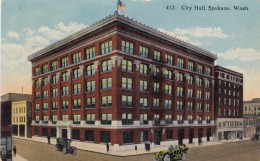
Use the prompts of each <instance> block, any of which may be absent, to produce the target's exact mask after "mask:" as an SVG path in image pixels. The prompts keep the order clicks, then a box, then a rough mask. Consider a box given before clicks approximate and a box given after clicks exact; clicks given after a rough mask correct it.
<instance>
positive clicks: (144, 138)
mask: <svg viewBox="0 0 260 161" xmlns="http://www.w3.org/2000/svg"><path fill="white" fill-rule="evenodd" d="M140 136H141V137H140V142H145V141H147V140H148V131H141V135H140Z"/></svg>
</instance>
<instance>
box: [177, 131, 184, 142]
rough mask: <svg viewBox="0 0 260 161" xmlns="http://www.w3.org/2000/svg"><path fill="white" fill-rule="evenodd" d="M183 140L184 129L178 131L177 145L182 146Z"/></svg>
mask: <svg viewBox="0 0 260 161" xmlns="http://www.w3.org/2000/svg"><path fill="white" fill-rule="evenodd" d="M183 139H184V129H178V144H179V145H182V144H183Z"/></svg>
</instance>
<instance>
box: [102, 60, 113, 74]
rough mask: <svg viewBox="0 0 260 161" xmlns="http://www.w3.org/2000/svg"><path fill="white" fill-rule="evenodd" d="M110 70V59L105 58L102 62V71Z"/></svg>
mask: <svg viewBox="0 0 260 161" xmlns="http://www.w3.org/2000/svg"><path fill="white" fill-rule="evenodd" d="M111 70H112V61H111V60H106V61H103V62H102V72H108V71H111Z"/></svg>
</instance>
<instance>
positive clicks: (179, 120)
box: [177, 115, 183, 124]
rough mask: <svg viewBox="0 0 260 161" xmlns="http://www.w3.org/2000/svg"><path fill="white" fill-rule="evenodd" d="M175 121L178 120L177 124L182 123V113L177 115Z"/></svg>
mask: <svg viewBox="0 0 260 161" xmlns="http://www.w3.org/2000/svg"><path fill="white" fill-rule="evenodd" d="M177 122H178V124H183V116H182V115H177Z"/></svg>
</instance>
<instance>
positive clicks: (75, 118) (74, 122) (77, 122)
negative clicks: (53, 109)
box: [73, 115, 80, 124]
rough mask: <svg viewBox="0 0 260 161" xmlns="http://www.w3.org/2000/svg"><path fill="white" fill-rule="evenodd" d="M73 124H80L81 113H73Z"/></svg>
mask: <svg viewBox="0 0 260 161" xmlns="http://www.w3.org/2000/svg"><path fill="white" fill-rule="evenodd" d="M73 124H80V115H73Z"/></svg>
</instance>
